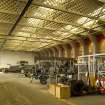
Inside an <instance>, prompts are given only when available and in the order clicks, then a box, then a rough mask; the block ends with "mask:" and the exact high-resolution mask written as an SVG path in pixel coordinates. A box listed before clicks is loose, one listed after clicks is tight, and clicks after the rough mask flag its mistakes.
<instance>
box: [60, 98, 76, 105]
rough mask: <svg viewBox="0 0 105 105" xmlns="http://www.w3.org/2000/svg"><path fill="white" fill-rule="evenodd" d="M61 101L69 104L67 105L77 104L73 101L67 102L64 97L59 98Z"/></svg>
mask: <svg viewBox="0 0 105 105" xmlns="http://www.w3.org/2000/svg"><path fill="white" fill-rule="evenodd" d="M61 101H63V102H66V103H67V104H69V105H77V104H75V103H74V102H71V101H70V102H68V101H67V100H64V99H61Z"/></svg>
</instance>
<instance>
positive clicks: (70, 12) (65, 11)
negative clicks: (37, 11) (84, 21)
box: [32, 3, 97, 20]
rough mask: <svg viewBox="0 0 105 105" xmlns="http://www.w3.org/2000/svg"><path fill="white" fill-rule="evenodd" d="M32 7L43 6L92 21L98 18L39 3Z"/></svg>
mask: <svg viewBox="0 0 105 105" xmlns="http://www.w3.org/2000/svg"><path fill="white" fill-rule="evenodd" d="M32 5H35V6H41V7H45V8H49V9H53V10H57V11H61V12H64V13H69V14H75V15H78V16H82V17H88V18H90V19H94V20H97V17H95V16H89V15H85V14H83V13H79V12H76V11H73V10H69V11H67V10H63V9H60V8H55V7H53V6H48V5H45V4H39V3H33V4H32Z"/></svg>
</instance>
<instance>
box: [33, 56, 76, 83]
mask: <svg viewBox="0 0 105 105" xmlns="http://www.w3.org/2000/svg"><path fill="white" fill-rule="evenodd" d="M36 59H37V60H36ZM36 59H35V61H36V62H35V64H36V74H37V76H39V75H40V76H41V77H43V76H42V75H47V76H45V77H44V78H46V77H49V78H46V79H45V80H46V82H45V83H62V84H68V81H69V79H70V78H71V77H73V75H74V74H75V73H74V71H75V62H76V60H75V59H73V58H69V59H68V58H59V57H53V58H36ZM37 72H38V73H37ZM39 72H40V73H39ZM43 72H45V73H44V74H43ZM44 78H42V80H44ZM39 79H40V80H41V78H40V77H39Z"/></svg>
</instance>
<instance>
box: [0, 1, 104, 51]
mask: <svg viewBox="0 0 105 105" xmlns="http://www.w3.org/2000/svg"><path fill="white" fill-rule="evenodd" d="M27 2H28V0H0V46H1V48H2V49H8V50H22V51H37V50H41V49H43V48H47V47H51V46H53V45H56V44H59V43H62V42H67V41H68V40H74V39H76V38H78V37H86V36H87V35H88V34H89V32H92V33H91V34H94V33H97V32H104V30H105V29H104V21H105V4H104V3H101V2H100V1H98V0H33V1H32V3H31V5H29V7H28V9H27V10H26V11H25V14H24V15H23V16H22V18H21V20H20V21H19V22H18V24H17V25H16V27H15V29H14V30H12V33H11V34H10V31H11V29H12V27H13V26H14V25H15V23H16V21H17V20H18V17H19V16H20V15H21V13H22V11H23V9H24V8H25V6H26V4H27Z"/></svg>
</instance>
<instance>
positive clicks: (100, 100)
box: [0, 73, 105, 105]
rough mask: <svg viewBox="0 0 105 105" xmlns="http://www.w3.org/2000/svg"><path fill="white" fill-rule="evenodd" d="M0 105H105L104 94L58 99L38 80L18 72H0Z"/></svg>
mask: <svg viewBox="0 0 105 105" xmlns="http://www.w3.org/2000/svg"><path fill="white" fill-rule="evenodd" d="M0 105H105V96H82V97H73V98H70V99H68V100H59V99H56V98H55V97H54V96H52V95H50V94H49V92H48V89H47V87H46V86H43V85H41V84H40V83H39V81H36V80H35V81H33V83H30V79H28V78H21V77H19V75H18V74H3V73H0Z"/></svg>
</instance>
